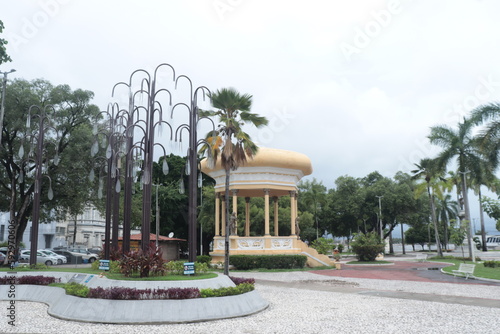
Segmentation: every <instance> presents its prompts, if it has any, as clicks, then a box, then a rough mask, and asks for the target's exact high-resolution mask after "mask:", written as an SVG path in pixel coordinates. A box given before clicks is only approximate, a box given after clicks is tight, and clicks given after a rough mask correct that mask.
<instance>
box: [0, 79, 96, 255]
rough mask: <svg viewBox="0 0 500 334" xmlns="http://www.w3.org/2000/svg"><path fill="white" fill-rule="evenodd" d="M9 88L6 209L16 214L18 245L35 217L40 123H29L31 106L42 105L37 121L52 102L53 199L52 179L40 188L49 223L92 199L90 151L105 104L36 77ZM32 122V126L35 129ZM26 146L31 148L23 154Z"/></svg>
mask: <svg viewBox="0 0 500 334" xmlns="http://www.w3.org/2000/svg"><path fill="white" fill-rule="evenodd" d="M7 89H8V94H7V98H6V101H5V102H6V104H5V106H6V109H5V110H6V113H5V116H6V117H5V122H4V131H3V138H2V139H3V140H2V147H1V151H0V164H1V165H2V168H0V192H1V196H0V210H1V211H8V212H9V213H10V220H11V224H12V225H13V226H14V228H15V231H16V246H18V245H19V242H20V241H21V237H22V235H23V233H24V230H25V229H26V225H27V223H28V220H29V219H30V218H31V214H32V211H33V194H34V190H35V184H34V183H35V182H34V170H35V164H34V163H33V155H34V154H35V153H33V152H32V149H33V146H34V145H33V144H34V138H33V137H32V136H31V132H32V130H31V129H33V128H36V127H37V122H36V121H35V122H31V124H26V123H27V119H28V110H29V109H30V107H31V106H33V105H37V106H39V107H40V109H38V108H34V109H32V110H31V112H32V114H31V116H32V117H35V118H34V119H35V120H36V119H37V118H36V117H40V115H39V114H38V112H39V111H40V110H44V108H47V107H48V106H49V105H50V106H51V107H50V108H47V109H46V110H49V111H50V112H49V117H50V120H51V125H52V128H51V130H50V131H48V132H47V134H46V137H45V145H44V149H45V151H44V154H43V164H44V175H47V176H49V177H50V179H51V182H50V183H51V184H52V188H53V199H52V200H49V199H48V197H49V196H48V192H49V182H48V181H49V180H48V179H47V178H45V177H43V180H42V182H41V189H40V191H41V195H42V196H41V203H40V204H41V208H42V209H41V212H40V214H41V215H40V222H48V221H52V220H58V219H63V218H65V217H66V215H67V214H75V213H77V212H78V213H79V212H81V211H82V210H83V208H84V206H85V204H86V203H87V202H88V201H90V200H91V199H92V197H91V192H92V188H93V186H94V185H93V184H92V183H91V182H90V181H89V179H88V178H87V177H85V176H86V175H88V172H89V170H90V169H91V164H92V161H91V159H89V155H87V152H90V147H91V145H92V141H93V135H92V127H91V120H93V119H95V117H96V116H97V114H98V113H99V109H98V108H97V107H96V106H95V105H92V104H90V100H91V99H92V97H93V93H92V92H90V91H85V90H81V89H77V90H75V91H72V90H71V89H70V87H69V86H67V85H59V86H56V87H54V86H53V85H52V84H50V83H49V82H48V81H45V80H41V79H37V80H33V81H31V82H28V81H26V80H21V79H17V80H14V81H13V82H12V83H11V84H10V85H9V86H8V87H7ZM27 125H30V126H31V127H30V129H28V127H27ZM37 131H38V129H37ZM21 147H22V148H23V149H21ZM23 150H25V151H26V152H30V153H23V152H22V151H23ZM20 156H23V157H20ZM56 156H57V157H59V158H58V159H57V158H55V157H56ZM57 160H59V161H57Z"/></svg>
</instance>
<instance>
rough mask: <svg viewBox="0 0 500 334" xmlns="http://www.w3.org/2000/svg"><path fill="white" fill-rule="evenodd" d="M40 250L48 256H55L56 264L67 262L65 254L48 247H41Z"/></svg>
mask: <svg viewBox="0 0 500 334" xmlns="http://www.w3.org/2000/svg"><path fill="white" fill-rule="evenodd" d="M40 252H42V253H44V254H47V255H49V256H53V257H55V258H56V259H57V264H63V263H67V262H68V259H66V256H64V255H59V254H57V253H54V252H53V251H51V250H50V249H42V250H40Z"/></svg>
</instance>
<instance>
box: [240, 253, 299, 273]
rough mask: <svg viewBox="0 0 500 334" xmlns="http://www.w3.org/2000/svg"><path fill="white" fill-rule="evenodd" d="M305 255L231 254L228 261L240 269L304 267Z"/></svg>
mask: <svg viewBox="0 0 500 334" xmlns="http://www.w3.org/2000/svg"><path fill="white" fill-rule="evenodd" d="M306 261H307V257H306V256H305V255H231V256H230V263H231V264H232V265H233V266H235V267H236V268H237V269H240V270H250V269H258V268H265V269H293V268H304V266H305V264H306Z"/></svg>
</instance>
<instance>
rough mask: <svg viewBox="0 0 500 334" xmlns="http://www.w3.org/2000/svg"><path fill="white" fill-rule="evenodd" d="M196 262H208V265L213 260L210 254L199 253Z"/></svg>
mask: <svg viewBox="0 0 500 334" xmlns="http://www.w3.org/2000/svg"><path fill="white" fill-rule="evenodd" d="M196 262H199V263H206V264H207V265H209V264H210V262H212V257H211V256H210V255H198V256H197V257H196Z"/></svg>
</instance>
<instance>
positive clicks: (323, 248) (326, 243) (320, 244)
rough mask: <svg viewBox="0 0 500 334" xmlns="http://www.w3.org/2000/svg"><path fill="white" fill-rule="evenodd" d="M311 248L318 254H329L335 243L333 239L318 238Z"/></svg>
mask: <svg viewBox="0 0 500 334" xmlns="http://www.w3.org/2000/svg"><path fill="white" fill-rule="evenodd" d="M311 247H312V248H314V249H315V250H317V251H318V253H320V254H328V253H331V252H332V250H333V248H335V243H334V242H333V239H327V238H319V239H316V240H314V241H313V242H312V244H311Z"/></svg>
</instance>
